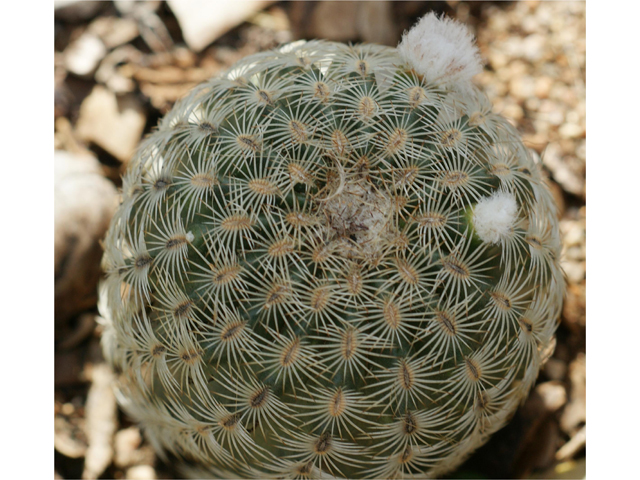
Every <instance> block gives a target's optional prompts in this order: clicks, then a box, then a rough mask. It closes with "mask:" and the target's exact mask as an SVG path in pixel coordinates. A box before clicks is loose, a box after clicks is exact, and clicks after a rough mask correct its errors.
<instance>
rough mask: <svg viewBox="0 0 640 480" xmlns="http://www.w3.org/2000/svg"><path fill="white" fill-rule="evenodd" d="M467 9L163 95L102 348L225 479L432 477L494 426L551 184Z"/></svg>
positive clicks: (517, 367)
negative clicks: (498, 90)
mask: <svg viewBox="0 0 640 480" xmlns="http://www.w3.org/2000/svg"><path fill="white" fill-rule="evenodd" d="M479 69H480V63H479V56H478V53H477V49H475V47H474V46H473V44H472V38H471V36H470V35H469V34H468V32H467V31H466V30H465V29H464V27H463V26H461V25H459V24H457V23H454V22H451V21H448V20H441V19H437V18H436V17H435V16H433V15H429V16H427V17H425V18H424V19H423V20H422V21H421V22H420V23H419V24H418V25H417V26H416V27H415V28H414V29H413V30H411V31H410V32H409V33H408V34H407V35H405V37H404V38H403V41H402V43H401V44H400V45H399V47H398V48H397V49H394V48H388V47H381V46H375V45H355V46H347V45H342V44H337V43H331V42H323V41H311V42H306V43H305V42H302V43H295V44H292V45H289V46H286V47H284V48H282V49H280V50H277V51H272V52H267V53H263V54H258V55H253V56H251V57H248V58H246V59H245V60H243V61H241V62H240V63H238V64H237V65H235V66H234V67H233V68H232V69H231V70H230V71H228V72H227V73H226V74H224V75H222V76H220V77H219V78H215V79H212V80H210V81H208V82H207V83H205V84H203V85H201V86H200V87H198V88H196V89H195V90H194V91H193V92H192V93H191V94H190V95H189V96H188V97H187V98H185V99H183V100H182V101H180V102H178V103H177V104H176V106H175V108H174V109H173V110H172V111H171V112H170V113H169V114H168V115H167V116H166V118H165V119H164V120H163V121H162V123H161V124H160V126H159V128H158V129H157V131H156V132H155V133H153V134H152V135H151V136H150V137H148V138H147V139H146V140H145V141H144V143H143V144H142V145H141V147H140V148H139V151H138V153H137V155H136V156H135V158H134V160H133V161H132V163H131V165H130V167H129V169H128V171H127V173H126V175H125V177H124V179H123V192H122V193H123V198H122V204H121V206H120V208H119V210H118V212H117V214H116V216H115V218H114V219H113V222H112V225H111V228H110V230H109V232H108V235H107V238H106V240H105V256H104V264H105V269H106V271H107V277H106V279H105V281H104V283H103V285H102V291H101V305H100V308H101V311H102V314H103V316H104V318H105V332H104V337H103V344H104V349H105V352H106V355H107V357H108V359H109V360H110V361H111V363H112V364H113V365H114V368H115V369H116V371H117V372H118V374H119V385H118V388H119V390H118V391H119V398H120V402H121V404H122V405H123V407H124V408H125V409H126V410H127V411H128V412H129V413H130V415H131V416H132V417H133V418H135V419H137V420H139V422H140V424H141V425H142V426H143V427H144V430H145V432H146V434H147V435H148V437H149V439H150V440H151V441H152V442H153V444H154V445H155V447H156V448H157V449H158V451H161V452H162V451H169V452H172V453H174V454H177V455H178V456H180V457H183V458H184V459H185V460H186V461H187V462H190V463H191V465H197V466H198V468H200V470H198V472H199V475H202V474H203V472H208V474H209V475H212V476H215V477H217V478H222V477H227V478H238V477H251V478H267V477H273V478H331V477H347V478H359V477H368V478H398V477H425V476H427V477H433V476H438V475H440V474H442V473H443V472H446V471H449V470H451V469H452V468H454V467H455V466H456V465H458V464H459V463H460V462H461V461H462V460H463V459H464V458H465V457H466V456H467V455H468V454H469V453H470V452H472V451H473V450H474V449H475V448H477V447H478V446H479V445H481V444H482V443H483V442H484V441H485V440H486V439H487V438H488V436H489V435H490V434H491V433H492V432H494V431H496V430H497V429H498V428H500V427H501V426H503V425H504V423H505V422H506V421H507V419H508V418H509V416H510V415H511V414H512V413H513V411H514V409H515V408H516V407H517V405H518V404H519V403H520V402H521V401H522V400H523V398H524V397H525V396H526V394H527V392H528V391H529V389H530V387H531V385H532V384H533V382H534V381H535V378H536V376H537V373H538V370H539V368H540V365H541V362H542V361H543V359H542V357H543V352H544V351H545V350H548V348H547V347H548V346H549V344H550V342H551V340H552V338H553V334H554V330H555V328H556V324H557V318H558V316H559V311H560V308H561V303H562V297H563V292H564V280H563V275H562V271H561V269H560V267H559V253H560V241H559V236H558V225H557V217H556V210H555V206H554V202H553V200H552V197H551V195H550V193H549V191H548V190H547V189H546V187H545V186H544V184H543V180H542V178H541V175H540V173H539V167H538V165H537V164H536V163H535V162H534V161H533V159H532V157H531V154H530V152H529V151H528V150H527V148H526V147H525V146H524V145H523V143H522V141H521V139H520V137H519V135H518V133H517V131H516V130H515V129H514V128H513V127H512V126H511V125H510V124H509V123H508V122H507V121H506V120H505V119H504V118H502V117H500V116H499V115H496V114H494V113H492V112H491V106H490V103H489V101H488V100H487V98H486V96H484V95H483V94H482V93H481V92H480V91H478V89H477V88H475V87H474V86H473V84H472V83H471V81H470V78H471V76H473V75H474V74H475V73H477V72H478V71H479Z"/></svg>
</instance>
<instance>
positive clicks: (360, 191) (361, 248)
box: [317, 164, 393, 262]
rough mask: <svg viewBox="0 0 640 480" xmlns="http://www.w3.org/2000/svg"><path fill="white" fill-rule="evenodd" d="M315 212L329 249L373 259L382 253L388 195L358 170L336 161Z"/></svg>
mask: <svg viewBox="0 0 640 480" xmlns="http://www.w3.org/2000/svg"><path fill="white" fill-rule="evenodd" d="M321 193H324V194H325V196H324V197H322V196H321V197H320V198H318V200H317V202H318V205H319V211H320V213H321V218H323V221H324V229H325V233H326V236H327V238H328V240H329V244H330V247H332V248H331V250H332V251H334V252H335V253H336V254H338V255H341V256H343V257H346V258H358V259H361V260H363V261H370V262H371V261H374V260H375V259H377V258H379V257H380V256H381V255H382V250H383V247H384V245H385V243H386V240H387V237H388V233H389V227H390V225H391V224H392V222H391V216H392V213H393V209H392V202H391V198H390V197H389V195H388V194H387V193H386V192H385V191H384V189H383V188H380V187H379V186H378V185H376V183H375V182H374V181H373V180H372V179H371V178H370V177H369V176H364V175H362V174H361V173H360V172H351V173H347V172H345V171H344V169H343V168H342V166H341V165H340V164H338V166H337V168H336V169H335V170H330V172H329V175H328V181H327V186H326V187H325V189H324V192H321Z"/></svg>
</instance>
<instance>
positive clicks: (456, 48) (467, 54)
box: [398, 12, 482, 89]
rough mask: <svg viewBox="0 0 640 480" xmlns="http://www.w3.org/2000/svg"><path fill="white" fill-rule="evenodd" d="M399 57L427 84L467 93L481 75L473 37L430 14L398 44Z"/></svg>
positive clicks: (465, 28) (449, 22)
mask: <svg viewBox="0 0 640 480" xmlns="http://www.w3.org/2000/svg"><path fill="white" fill-rule="evenodd" d="M398 53H399V54H400V56H401V57H402V58H403V59H404V60H405V61H406V62H408V63H409V64H410V65H411V66H412V67H413V68H414V69H415V71H416V72H418V73H419V74H421V75H424V77H425V78H426V80H427V81H428V82H430V83H435V84H438V85H443V86H450V87H454V88H458V89H467V88H469V87H470V86H471V78H472V77H473V76H474V75H476V74H478V73H480V72H481V71H482V60H481V59H480V53H479V51H478V47H477V46H476V45H475V39H474V38H473V35H472V34H471V32H469V30H468V29H467V27H466V26H465V25H463V24H462V23H459V22H457V21H455V20H452V19H450V18H447V17H444V16H443V17H441V18H438V17H437V16H436V14H435V13H433V12H431V13H428V14H427V15H425V16H424V17H422V19H420V21H419V22H418V23H416V24H415V25H414V26H413V28H411V30H409V32H405V33H404V35H403V36H402V41H401V42H400V43H399V44H398Z"/></svg>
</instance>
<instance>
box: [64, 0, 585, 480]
mask: <svg viewBox="0 0 640 480" xmlns="http://www.w3.org/2000/svg"><path fill="white" fill-rule="evenodd" d="M54 4H55V53H54V55H55V74H54V77H55V155H54V192H55V193H54V195H55V199H54V202H55V205H54V208H55V410H54V411H55V434H54V443H55V478H87V479H91V478H127V479H154V478H159V479H160V478H163V479H164V478H166V479H168V478H175V477H176V475H177V474H176V472H175V470H174V469H173V468H172V466H171V464H170V463H163V462H162V461H161V460H160V459H158V458H156V456H155V455H154V453H153V451H152V449H151V448H150V446H149V444H148V443H147V442H146V441H145V439H144V436H143V434H142V433H141V432H140V431H139V429H138V428H137V427H136V426H135V424H133V423H132V422H131V421H130V419H128V418H127V417H126V416H125V415H124V414H123V413H122V412H120V411H119V409H118V408H117V405H116V401H115V397H114V395H113V392H112V391H111V382H112V380H113V378H112V374H111V372H110V370H109V369H108V368H107V367H106V365H105V364H104V363H103V359H102V356H101V353H100V345H99V339H100V326H99V318H98V312H97V307H96V302H97V296H96V287H97V282H98V281H99V278H100V259H101V257H102V247H101V243H100V240H101V238H102V236H103V235H104V233H105V231H106V228H107V226H108V223H109V221H110V218H111V216H112V214H113V212H114V211H115V208H116V207H117V205H118V201H119V199H118V188H119V187H120V186H121V180H120V176H121V175H122V173H123V172H124V170H125V169H126V167H127V163H128V161H129V159H130V158H131V156H132V154H133V152H134V150H135V148H136V145H137V144H138V143H139V141H140V140H141V138H143V137H144V136H145V135H146V134H147V133H149V132H150V131H151V129H152V128H153V127H154V126H155V125H157V122H158V120H159V119H160V118H161V117H162V116H163V115H164V114H165V113H166V112H167V111H168V110H170V109H171V107H172V105H173V104H174V102H175V101H176V100H177V99H179V98H180V97H182V96H183V95H185V94H186V93H187V92H188V91H189V90H190V89H191V88H192V87H194V86H195V85H197V84H198V83H200V82H202V81H204V80H206V79H208V78H209V77H211V76H213V75H216V74H218V73H219V72H221V71H222V70H224V69H226V68H228V67H230V66H231V65H232V64H233V63H235V62H236V61H237V60H239V59H241V58H243V57H245V56H247V55H251V54H253V53H256V52H259V51H263V50H268V49H271V48H274V47H277V46H278V45H280V44H282V43H286V42H290V41H293V40H297V39H312V38H324V39H329V40H336V41H343V42H375V43H380V44H385V45H391V46H395V45H396V44H397V43H398V41H399V40H400V37H401V35H402V32H403V31H404V30H407V29H409V28H410V27H411V26H412V25H413V24H414V23H415V22H416V21H417V20H418V19H419V18H420V17H421V16H423V15H424V14H426V13H427V12H429V11H435V12H438V13H443V14H445V15H448V16H450V17H453V18H457V19H458V20H460V21H461V22H463V23H465V24H466V25H468V26H469V28H470V29H471V31H472V32H474V34H475V35H476V36H477V40H478V45H479V48H480V52H481V55H482V58H483V60H484V61H485V67H486V68H485V70H484V72H482V73H481V74H480V75H478V76H477V77H476V81H477V83H478V84H479V85H480V86H481V87H482V88H483V89H484V90H485V92H486V93H487V94H488V95H489V97H490V98H491V100H492V102H493V105H494V111H496V112H498V113H501V114H502V115H504V116H505V117H507V118H509V119H510V120H511V121H512V122H513V124H514V125H515V126H516V127H517V128H518V130H519V131H520V132H521V133H522V135H523V137H524V141H525V143H526V145H527V146H528V147H530V148H531V149H532V150H533V151H534V152H535V153H536V154H537V155H538V156H539V157H540V161H541V163H542V165H543V170H544V173H545V175H546V176H547V177H548V183H549V185H550V187H551V189H552V192H553V194H554V196H555V197H556V200H557V202H558V205H559V207H560V211H559V215H560V229H561V232H562V234H563V242H564V249H563V259H562V265H563V268H564V270H565V272H566V276H567V281H568V290H567V297H566V300H565V305H564V310H563V313H562V318H561V323H560V326H559V328H558V332H557V345H556V348H555V352H554V354H553V356H552V357H551V358H550V360H549V361H548V362H547V363H546V365H545V366H544V368H543V370H542V371H541V373H540V376H539V379H538V382H537V385H536V387H535V389H534V391H533V392H532V395H531V396H530V397H529V399H528V400H527V401H526V402H525V404H524V405H522V407H521V408H520V409H519V410H518V412H517V413H516V415H515V417H514V419H513V420H512V421H511V422H510V423H509V424H508V426H507V427H505V428H504V429H502V430H501V431H499V432H498V433H497V434H496V435H494V436H493V437H492V439H491V440H490V441H489V442H488V443H487V444H486V445H485V446H484V447H482V448H481V449H480V450H478V451H477V452H476V453H475V454H474V455H473V456H472V457H471V458H470V459H469V460H468V461H467V462H466V463H465V464H464V465H463V466H462V467H460V469H458V471H457V472H455V473H454V474H452V475H451V476H450V478H584V476H585V473H584V472H585V455H586V446H585V445H586V412H585V403H586V400H585V380H586V370H585V366H586V357H585V282H586V274H585V272H586V266H585V218H586V206H585V200H586V192H585V156H586V146H585V142H586V139H585V137H586V135H585V44H586V40H585V11H586V6H585V3H584V2H569V1H564V2H541V1H520V2H491V1H486V2H462V1H453V0H451V1H446V2H406V1H397V2H390V1H377V2H320V1H308V2H274V1H268V0H264V1H253V2H248V1H240V0H234V1H212V0H192V1H189V0H187V1H167V2H160V1H139V2H124V1H114V2H106V1H105V2H78V1H75V0H56V1H55V2H54Z"/></svg>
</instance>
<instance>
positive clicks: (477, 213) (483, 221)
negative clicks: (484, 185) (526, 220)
mask: <svg viewBox="0 0 640 480" xmlns="http://www.w3.org/2000/svg"><path fill="white" fill-rule="evenodd" d="M517 215H518V204H517V203H516V199H515V197H514V196H513V194H511V193H509V192H503V191H497V192H495V193H494V194H493V195H491V196H490V197H483V198H481V199H480V201H479V202H478V204H477V205H476V208H475V210H474V212H473V226H474V227H475V229H476V233H477V234H478V236H479V237H480V238H481V239H482V241H483V242H487V243H498V242H499V241H500V240H501V239H502V238H504V237H505V236H507V235H508V234H509V231H510V230H511V228H512V227H513V224H514V223H515V220H516V217H517Z"/></svg>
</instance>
